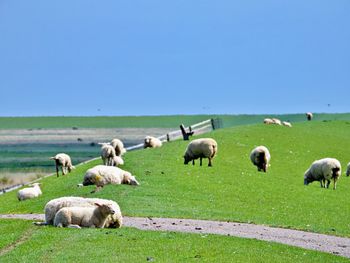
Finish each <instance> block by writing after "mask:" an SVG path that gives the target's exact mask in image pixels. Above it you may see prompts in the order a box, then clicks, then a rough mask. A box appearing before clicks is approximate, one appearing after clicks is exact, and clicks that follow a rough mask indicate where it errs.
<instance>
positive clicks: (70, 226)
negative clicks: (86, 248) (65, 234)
mask: <svg viewBox="0 0 350 263" xmlns="http://www.w3.org/2000/svg"><path fill="white" fill-rule="evenodd" d="M67 227H69V228H81V227H80V226H79V225H73V224H69V225H68V226H67Z"/></svg>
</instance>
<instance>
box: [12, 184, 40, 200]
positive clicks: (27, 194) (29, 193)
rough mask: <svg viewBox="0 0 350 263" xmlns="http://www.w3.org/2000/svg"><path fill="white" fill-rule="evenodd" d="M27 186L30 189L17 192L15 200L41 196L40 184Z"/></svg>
mask: <svg viewBox="0 0 350 263" xmlns="http://www.w3.org/2000/svg"><path fill="white" fill-rule="evenodd" d="M29 186H32V187H27V188H23V189H21V190H19V191H18V192H17V198H18V200H19V201H23V200H26V199H31V198H35V197H38V196H39V195H41V194H42V192H41V189H40V183H33V184H30V185H29Z"/></svg>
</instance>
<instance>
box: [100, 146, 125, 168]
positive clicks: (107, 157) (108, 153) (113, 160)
mask: <svg viewBox="0 0 350 263" xmlns="http://www.w3.org/2000/svg"><path fill="white" fill-rule="evenodd" d="M101 158H102V161H103V164H104V165H108V166H118V165H123V164H124V161H123V159H122V158H121V157H120V156H117V155H116V153H115V149H114V147H113V146H112V145H109V144H106V143H103V144H102V147H101Z"/></svg>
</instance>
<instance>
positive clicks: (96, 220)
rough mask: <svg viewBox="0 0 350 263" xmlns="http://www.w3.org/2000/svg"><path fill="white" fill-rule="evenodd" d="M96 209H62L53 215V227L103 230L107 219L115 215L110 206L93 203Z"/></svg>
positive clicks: (74, 207)
mask: <svg viewBox="0 0 350 263" xmlns="http://www.w3.org/2000/svg"><path fill="white" fill-rule="evenodd" d="M95 205H96V207H79V206H73V207H63V208H61V209H60V210H59V211H58V212H57V213H56V215H55V218H54V221H53V225H54V226H57V227H70V228H81V227H98V228H103V227H104V226H105V222H106V220H107V217H108V216H110V215H113V214H114V213H115V211H114V209H113V208H112V206H111V205H110V204H99V203H95Z"/></svg>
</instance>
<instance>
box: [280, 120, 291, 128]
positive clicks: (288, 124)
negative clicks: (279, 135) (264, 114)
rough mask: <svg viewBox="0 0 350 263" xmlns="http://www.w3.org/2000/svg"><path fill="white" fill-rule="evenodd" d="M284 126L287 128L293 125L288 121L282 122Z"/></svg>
mask: <svg viewBox="0 0 350 263" xmlns="http://www.w3.org/2000/svg"><path fill="white" fill-rule="evenodd" d="M282 125H283V126H286V127H292V124H291V123H290V122H288V121H282Z"/></svg>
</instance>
